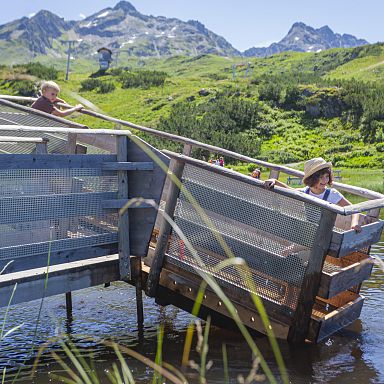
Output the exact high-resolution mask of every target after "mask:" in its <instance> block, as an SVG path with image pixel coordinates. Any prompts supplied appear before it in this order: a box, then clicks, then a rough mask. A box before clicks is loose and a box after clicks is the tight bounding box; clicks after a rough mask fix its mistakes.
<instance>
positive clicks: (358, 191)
mask: <svg viewBox="0 0 384 384" xmlns="http://www.w3.org/2000/svg"><path fill="white" fill-rule="evenodd" d="M0 99H3V100H6V99H9V100H15V101H30V102H32V101H34V100H36V98H31V97H19V96H8V95H0ZM10 104H11V105H14V104H12V103H10ZM58 104H59V105H61V106H63V107H65V108H72V106H71V105H69V104H64V103H58ZM23 108H26V109H28V110H31V108H27V107H23ZM32 111H36V110H33V109H32ZM36 112H39V111H36ZM79 112H80V113H82V114H85V115H89V116H92V117H95V118H99V119H102V120H105V121H109V122H113V123H115V124H119V125H121V126H125V127H130V128H134V129H137V130H138V131H141V132H146V133H149V134H151V135H154V136H158V137H161V138H163V139H168V140H171V141H175V142H179V143H183V144H186V145H191V146H192V147H196V148H201V149H206V150H208V151H210V152H213V153H218V154H221V155H223V156H228V157H231V158H233V159H236V160H239V161H243V162H245V163H252V164H257V165H259V166H262V167H265V168H269V169H272V170H274V171H276V172H283V173H285V174H287V175H292V176H296V177H300V178H302V177H303V176H304V172H302V171H299V170H296V169H293V168H290V167H287V166H284V165H278V164H273V163H269V162H267V161H263V160H258V159H254V158H252V157H249V156H244V155H241V154H239V153H236V152H233V151H229V150H227V149H224V148H220V147H216V146H213V145H209V144H205V143H202V142H200V141H197V140H192V139H188V138H186V137H183V136H179V135H174V134H172V133H167V132H163V131H158V130H156V129H153V128H148V127H144V126H141V125H137V124H134V123H131V122H129V121H125V120H120V119H116V118H114V117H110V116H106V115H103V114H101V113H98V112H94V111H90V110H87V109H84V108H83V109H82V110H80V111H79ZM44 115H46V114H44ZM60 120H61V121H62V120H64V119H60ZM64 121H66V120H64ZM75 124H76V123H75ZM77 126H79V127H82V128H88V127H86V126H81V125H80V124H77ZM3 127H8V126H2V128H3ZM13 127H14V126H13ZM20 127H22V126H18V128H20ZM24 127H25V126H24ZM25 128H27V127H25ZM37 128H40V129H41V130H40V132H44V130H42V127H34V128H33V129H34V130H37ZM5 129H6V128H5ZM95 131H96V132H95ZM47 132H48V131H47ZM49 132H54V130H52V129H51V128H50V131H49ZM57 132H59V131H57ZM60 132H62V133H67V132H73V133H84V131H82V132H80V130H76V132H75V131H64V130H61V131H60ZM124 132H126V131H124V130H113V129H110V130H105V129H97V130H87V134H89V133H98V134H102V135H106V134H109V135H123V136H125V135H127V136H129V135H130V134H131V133H129V134H124ZM333 185H334V186H335V187H337V188H338V189H340V190H342V191H344V192H348V193H351V194H353V195H356V196H360V197H363V198H365V199H368V200H373V199H381V198H384V195H383V194H381V193H379V192H375V191H371V190H369V189H366V188H361V187H356V186H351V185H347V184H343V183H338V182H334V183H333Z"/></svg>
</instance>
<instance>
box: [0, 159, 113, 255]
mask: <svg viewBox="0 0 384 384" xmlns="http://www.w3.org/2000/svg"><path fill="white" fill-rule="evenodd" d="M87 156H91V155H87ZM25 168H28V165H27V164H26V165H25ZM116 192H117V177H116V176H115V175H114V174H113V173H111V172H109V174H105V173H102V171H101V170H100V169H97V168H95V169H89V168H81V169H80V168H72V169H67V168H63V169H10V170H0V260H14V259H17V258H20V257H27V256H31V257H33V256H34V255H38V254H42V253H48V252H49V251H50V252H58V251H63V250H68V249H76V248H83V247H92V246H97V245H103V244H111V243H116V242H117V240H118V236H117V222H118V217H117V213H114V214H108V213H105V211H104V210H103V209H102V202H103V200H105V199H112V198H116Z"/></svg>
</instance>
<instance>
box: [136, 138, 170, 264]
mask: <svg viewBox="0 0 384 384" xmlns="http://www.w3.org/2000/svg"><path fill="white" fill-rule="evenodd" d="M128 161H129V162H152V163H153V171H144V172H143V171H129V178H128V184H129V188H128V191H129V193H128V194H129V199H132V198H142V199H146V200H153V201H155V202H156V204H160V198H161V195H162V191H163V187H164V182H165V179H166V171H165V170H164V169H163V168H162V167H164V168H165V169H166V170H167V169H168V166H169V161H170V160H169V158H168V157H167V156H165V155H164V154H163V153H161V152H160V151H159V150H157V149H156V148H154V147H152V146H151V145H149V144H148V143H146V142H145V141H144V140H142V139H140V138H138V137H136V136H132V140H129V142H128ZM156 216H157V211H156V210H155V209H133V210H131V211H130V213H129V222H130V226H129V228H130V234H129V237H130V247H131V255H134V256H140V257H145V256H146V255H147V252H148V247H149V242H150V240H151V236H152V231H153V227H154V225H155V221H156Z"/></svg>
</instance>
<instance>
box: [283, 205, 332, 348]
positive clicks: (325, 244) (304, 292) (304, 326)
mask: <svg viewBox="0 0 384 384" xmlns="http://www.w3.org/2000/svg"><path fill="white" fill-rule="evenodd" d="M335 220H336V214H335V213H334V212H330V211H327V210H325V209H324V210H322V212H321V217H320V221H319V227H318V230H317V233H316V237H315V241H314V244H313V247H312V249H311V253H310V257H309V260H308V265H307V269H306V271H305V275H304V279H303V283H302V285H301V290H300V296H299V300H298V304H297V308H296V312H295V315H294V320H293V325H292V326H291V327H290V329H289V335H288V341H289V342H290V343H292V344H298V343H303V342H304V341H305V338H306V336H307V332H308V327H309V323H310V320H311V314H312V308H313V305H314V303H315V298H316V294H317V291H318V289H319V284H320V279H321V272H322V269H323V264H324V260H325V256H326V254H327V250H328V248H329V244H330V242H331V236H332V228H333V226H334V224H335Z"/></svg>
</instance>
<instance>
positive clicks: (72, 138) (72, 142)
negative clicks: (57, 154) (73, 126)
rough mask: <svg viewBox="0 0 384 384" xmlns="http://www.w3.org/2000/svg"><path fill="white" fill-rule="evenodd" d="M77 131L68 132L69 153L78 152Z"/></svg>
mask: <svg viewBox="0 0 384 384" xmlns="http://www.w3.org/2000/svg"><path fill="white" fill-rule="evenodd" d="M76 140H77V134H76V133H68V135H67V150H66V152H67V153H76Z"/></svg>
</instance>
